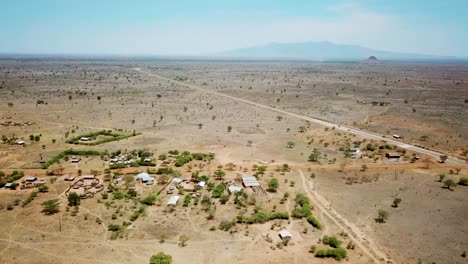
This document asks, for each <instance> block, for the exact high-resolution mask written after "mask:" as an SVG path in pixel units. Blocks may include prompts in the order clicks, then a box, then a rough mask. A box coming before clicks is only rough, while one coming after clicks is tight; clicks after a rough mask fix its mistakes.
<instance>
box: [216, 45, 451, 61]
mask: <svg viewBox="0 0 468 264" xmlns="http://www.w3.org/2000/svg"><path fill="white" fill-rule="evenodd" d="M216 56H221V57H231V58H245V59H306V60H318V61H326V60H359V61H360V60H364V59H366V58H369V57H370V56H375V57H377V58H379V60H453V59H458V58H457V57H452V56H437V55H427V54H414V53H400V52H391V51H382V50H375V49H371V48H367V47H362V46H358V45H347V44H336V43H331V42H328V41H323V42H302V43H270V44H266V45H262V46H254V47H248V48H241V49H234V50H228V51H225V52H221V53H217V54H216Z"/></svg>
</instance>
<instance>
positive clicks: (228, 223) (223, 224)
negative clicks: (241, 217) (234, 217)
mask: <svg viewBox="0 0 468 264" xmlns="http://www.w3.org/2000/svg"><path fill="white" fill-rule="evenodd" d="M235 225H236V223H235V222H234V221H229V220H223V221H221V223H220V224H219V229H220V230H223V231H229V229H231V228H232V227H233V226H235Z"/></svg>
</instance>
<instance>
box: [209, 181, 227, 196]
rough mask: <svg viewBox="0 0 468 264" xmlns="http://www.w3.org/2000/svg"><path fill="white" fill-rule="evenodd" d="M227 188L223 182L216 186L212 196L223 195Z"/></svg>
mask: <svg viewBox="0 0 468 264" xmlns="http://www.w3.org/2000/svg"><path fill="white" fill-rule="evenodd" d="M225 189H226V186H224V184H222V183H220V184H218V185H216V187H215V188H214V190H213V193H212V196H213V197H214V198H219V197H221V195H222V194H223V193H224V190H225Z"/></svg>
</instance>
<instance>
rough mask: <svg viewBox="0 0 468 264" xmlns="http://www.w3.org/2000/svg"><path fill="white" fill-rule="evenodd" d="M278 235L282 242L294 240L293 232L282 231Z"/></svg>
mask: <svg viewBox="0 0 468 264" xmlns="http://www.w3.org/2000/svg"><path fill="white" fill-rule="evenodd" d="M278 235H279V237H280V238H281V239H282V240H289V239H291V238H292V235H291V232H289V231H288V230H281V231H280V232H279V234H278Z"/></svg>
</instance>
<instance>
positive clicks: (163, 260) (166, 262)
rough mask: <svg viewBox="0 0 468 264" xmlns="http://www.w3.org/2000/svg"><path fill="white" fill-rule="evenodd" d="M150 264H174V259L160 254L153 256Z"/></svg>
mask: <svg viewBox="0 0 468 264" xmlns="http://www.w3.org/2000/svg"><path fill="white" fill-rule="evenodd" d="M149 263H150V264H172V257H171V255H167V254H164V253H162V252H159V253H158V254H156V255H153V256H151V258H150V262H149Z"/></svg>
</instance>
